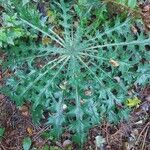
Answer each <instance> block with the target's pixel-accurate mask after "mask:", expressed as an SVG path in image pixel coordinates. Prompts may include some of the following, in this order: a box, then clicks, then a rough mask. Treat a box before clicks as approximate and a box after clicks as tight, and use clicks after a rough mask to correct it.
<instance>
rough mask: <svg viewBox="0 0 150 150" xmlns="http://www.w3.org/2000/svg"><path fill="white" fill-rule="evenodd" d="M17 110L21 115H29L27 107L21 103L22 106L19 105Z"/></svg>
mask: <svg viewBox="0 0 150 150" xmlns="http://www.w3.org/2000/svg"><path fill="white" fill-rule="evenodd" d="M19 110H20V111H21V114H22V115H23V116H26V117H27V116H29V109H28V107H27V106H25V105H23V106H21V107H19Z"/></svg>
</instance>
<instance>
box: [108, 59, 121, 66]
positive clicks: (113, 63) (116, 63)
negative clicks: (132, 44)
mask: <svg viewBox="0 0 150 150" xmlns="http://www.w3.org/2000/svg"><path fill="white" fill-rule="evenodd" d="M109 63H110V64H111V65H112V66H113V67H118V66H119V62H118V61H116V60H113V59H110V61H109Z"/></svg>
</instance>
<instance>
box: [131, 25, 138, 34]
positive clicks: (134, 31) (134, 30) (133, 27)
mask: <svg viewBox="0 0 150 150" xmlns="http://www.w3.org/2000/svg"><path fill="white" fill-rule="evenodd" d="M131 31H132V32H133V33H134V34H137V32H138V30H137V28H136V27H135V26H133V25H132V26H131Z"/></svg>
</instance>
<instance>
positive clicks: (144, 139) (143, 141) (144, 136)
mask: <svg viewBox="0 0 150 150" xmlns="http://www.w3.org/2000/svg"><path fill="white" fill-rule="evenodd" d="M148 129H149V127H148V128H147V129H146V132H145V135H144V140H143V144H142V149H141V150H144V146H145V141H146V136H147V132H148Z"/></svg>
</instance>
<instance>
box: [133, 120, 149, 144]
mask: <svg viewBox="0 0 150 150" xmlns="http://www.w3.org/2000/svg"><path fill="white" fill-rule="evenodd" d="M149 124H150V122H148V123H147V124H146V125H145V127H144V128H143V130H142V131H141V132H140V134H139V136H138V138H137V140H136V142H135V145H137V143H138V142H139V139H140V137H141V135H142V134H143V132H144V131H145V129H146V128H147V126H148V125H149Z"/></svg>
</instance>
